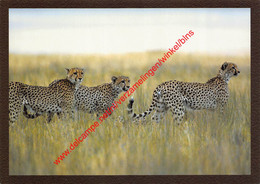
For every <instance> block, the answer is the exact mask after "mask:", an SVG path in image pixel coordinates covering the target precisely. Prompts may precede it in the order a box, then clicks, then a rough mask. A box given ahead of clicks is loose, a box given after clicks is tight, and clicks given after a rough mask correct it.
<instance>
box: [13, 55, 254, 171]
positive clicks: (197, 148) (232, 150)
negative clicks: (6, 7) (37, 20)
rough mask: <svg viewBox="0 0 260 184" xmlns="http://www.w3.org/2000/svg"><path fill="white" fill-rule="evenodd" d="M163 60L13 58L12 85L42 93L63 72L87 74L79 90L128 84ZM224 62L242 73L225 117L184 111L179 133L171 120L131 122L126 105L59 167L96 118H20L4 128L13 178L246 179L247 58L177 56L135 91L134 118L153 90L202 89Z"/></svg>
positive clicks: (147, 57)
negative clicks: (173, 85)
mask: <svg viewBox="0 0 260 184" xmlns="http://www.w3.org/2000/svg"><path fill="white" fill-rule="evenodd" d="M162 56H163V53H162V52H146V53H132V54H122V55H74V56H71V55H62V56H60V55H13V54H10V57H9V80H10V81H19V82H23V83H26V84H31V85H42V86H47V85H48V84H49V83H51V82H52V81H53V80H55V79H61V78H64V77H65V75H66V71H65V69H64V68H70V67H85V68H86V73H85V77H84V81H83V85H87V86H95V85H98V84H102V83H105V82H110V81H111V77H112V76H113V75H115V76H116V75H125V76H129V77H130V79H131V85H133V84H134V83H135V82H136V81H137V80H138V78H139V76H140V75H142V74H143V73H145V72H147V70H148V69H149V68H150V67H151V66H152V65H153V64H154V63H155V62H156V61H157V58H160V57H162ZM224 61H232V62H234V63H236V64H237V65H238V67H239V69H240V71H241V73H240V75H239V76H238V77H236V78H235V77H234V78H232V79H231V80H230V82H229V90H230V98H229V101H228V104H227V107H226V111H225V113H224V114H219V113H218V112H212V111H196V112H188V119H187V120H186V121H185V122H184V123H183V124H182V125H180V126H177V125H176V123H175V122H174V120H173V118H172V115H171V114H170V113H168V114H167V116H166V118H165V119H164V120H163V121H161V122H160V123H159V124H157V123H154V122H151V120H150V117H151V116H149V117H148V118H147V121H146V122H145V123H131V122H130V121H129V119H128V116H127V103H128V99H127V101H125V102H124V103H123V104H122V105H121V106H119V108H117V110H116V111H115V112H114V114H113V115H112V116H111V117H109V118H107V119H106V120H105V121H104V122H103V123H102V125H100V126H99V127H97V129H96V132H95V133H92V134H91V135H90V136H88V138H87V139H85V140H84V141H83V142H82V143H81V144H80V145H79V146H78V147H77V148H76V149H75V150H74V151H73V152H71V154H70V155H69V156H67V157H66V158H65V159H64V160H63V161H62V162H61V163H60V164H59V165H56V164H54V163H53V162H54V161H55V160H56V159H57V157H58V156H59V155H60V154H62V152H64V151H65V149H67V148H68V147H69V146H70V144H71V143H72V142H73V141H74V139H75V138H78V137H79V136H80V135H81V134H82V133H83V132H84V131H85V130H86V128H88V127H89V125H91V124H93V122H94V121H95V120H96V117H95V116H91V115H89V114H84V113H80V116H81V118H80V119H79V120H75V121H73V120H70V119H68V120H66V121H61V120H59V119H58V118H57V116H55V118H54V121H52V122H51V123H49V124H47V123H46V122H45V119H46V117H45V116H42V117H39V118H37V119H34V120H28V119H26V118H25V117H23V116H22V115H21V116H20V117H19V120H18V121H17V122H16V123H15V124H13V125H11V126H10V128H9V173H10V175H65V174H66V175H110V174H112V175H132V174H134V175H139V174H140V175H150V174H159V175H165V174H167V175H182V174H189V175H191V174H250V168H251V162H250V160H251V151H250V150H251V135H250V125H251V120H250V119H251V115H250V112H251V97H250V88H251V84H250V80H251V78H250V57H249V56H240V57H234V56H209V55H200V54H196V55H193V54H190V55H189V54H180V53H177V54H175V55H174V56H172V57H171V59H170V60H168V61H167V63H165V64H164V65H163V66H162V67H161V68H159V69H158V70H157V71H156V74H155V75H154V76H153V77H150V78H149V79H148V80H146V81H145V82H144V83H143V84H142V85H141V86H140V87H139V88H138V89H137V90H136V91H135V93H134V95H133V96H134V98H135V103H134V111H135V112H139V113H141V112H142V111H144V110H146V109H147V108H148V107H149V105H150V103H151V97H152V92H153V90H154V89H155V87H156V86H157V85H159V84H161V83H162V82H164V81H168V80H172V79H175V80H181V81H190V82H206V81H207V80H208V79H210V78H212V77H214V76H215V75H216V74H217V72H218V69H219V68H220V66H221V64H222V63H223V62H224Z"/></svg>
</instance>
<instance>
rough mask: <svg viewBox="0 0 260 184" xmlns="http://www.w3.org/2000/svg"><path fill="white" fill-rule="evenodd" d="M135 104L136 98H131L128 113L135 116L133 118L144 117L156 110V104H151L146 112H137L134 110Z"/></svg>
mask: <svg viewBox="0 0 260 184" xmlns="http://www.w3.org/2000/svg"><path fill="white" fill-rule="evenodd" d="M133 104H134V98H133V97H132V98H131V99H130V100H129V104H128V105H127V110H128V114H129V116H130V118H133V119H140V118H143V119H144V118H145V117H146V116H147V115H149V114H151V112H152V111H153V110H154V106H153V105H152V104H151V105H150V107H149V109H148V110H146V111H145V112H143V113H141V114H136V113H134V112H133Z"/></svg>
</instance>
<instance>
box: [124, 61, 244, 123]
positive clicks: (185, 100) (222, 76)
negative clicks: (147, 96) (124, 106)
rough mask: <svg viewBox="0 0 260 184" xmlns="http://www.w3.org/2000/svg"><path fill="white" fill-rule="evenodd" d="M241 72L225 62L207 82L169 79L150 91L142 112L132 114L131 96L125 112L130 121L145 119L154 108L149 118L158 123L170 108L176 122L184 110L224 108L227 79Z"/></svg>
mask: <svg viewBox="0 0 260 184" xmlns="http://www.w3.org/2000/svg"><path fill="white" fill-rule="evenodd" d="M239 73H240V71H239V69H238V68H237V65H236V64H234V63H230V62H225V63H224V64H223V65H222V66H221V68H220V70H219V73H218V74H217V76H216V77H214V78H212V79H210V80H208V81H207V82H206V83H197V82H192V83H191V82H180V81H176V80H171V81H168V82H164V83H162V84H161V85H159V86H158V87H157V88H156V89H155V90H154V92H153V98H152V104H151V105H150V107H149V109H148V110H147V111H145V112H143V113H141V114H138V115H137V114H135V113H133V103H134V99H133V98H132V99H130V100H129V104H128V114H129V115H130V117H131V118H133V120H138V119H145V117H146V116H147V115H149V114H150V113H151V112H152V111H153V110H155V113H154V115H153V116H152V120H155V121H156V122H157V123H158V122H159V121H160V120H161V118H162V117H163V116H164V115H165V113H166V112H167V111H168V110H170V111H171V112H172V114H173V115H174V117H175V120H177V122H178V124H179V123H180V122H182V120H183V117H184V114H185V112H186V110H201V109H216V108H220V110H221V111H223V108H224V105H225V104H226V103H227V100H228V97H229V92H228V81H229V80H230V78H231V77H233V76H237V75H238V74H239Z"/></svg>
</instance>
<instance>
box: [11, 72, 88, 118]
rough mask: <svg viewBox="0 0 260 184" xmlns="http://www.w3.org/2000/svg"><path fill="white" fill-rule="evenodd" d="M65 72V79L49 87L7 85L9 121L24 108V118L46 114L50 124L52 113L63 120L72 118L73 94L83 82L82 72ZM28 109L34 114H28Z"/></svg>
mask: <svg viewBox="0 0 260 184" xmlns="http://www.w3.org/2000/svg"><path fill="white" fill-rule="evenodd" d="M66 70H67V78H66V79H60V80H58V81H57V82H56V83H55V84H54V85H52V86H50V87H43V86H31V85H27V84H23V83H21V82H10V83H9V121H10V122H15V121H16V120H17V118H18V116H19V114H20V112H21V108H22V106H23V107H24V112H23V114H24V116H25V117H27V118H31V119H34V118H36V117H38V116H39V115H41V114H43V113H48V118H47V122H50V121H51V119H52V116H53V115H54V113H59V115H60V117H62V118H64V117H65V116H66V115H67V114H70V115H71V116H72V113H73V108H74V107H75V99H74V93H75V90H76V89H77V88H78V86H79V84H80V83H81V82H82V80H83V76H84V70H83V69H80V68H71V69H66ZM28 109H30V110H31V111H32V112H33V113H34V114H32V115H31V114H28V113H27V110H28Z"/></svg>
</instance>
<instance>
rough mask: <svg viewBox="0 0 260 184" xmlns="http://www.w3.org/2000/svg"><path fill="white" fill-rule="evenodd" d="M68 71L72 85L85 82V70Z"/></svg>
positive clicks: (72, 69) (73, 69) (74, 69)
mask: <svg viewBox="0 0 260 184" xmlns="http://www.w3.org/2000/svg"><path fill="white" fill-rule="evenodd" d="M66 70H67V79H68V80H69V81H70V82H71V83H73V84H74V83H75V84H80V83H81V82H82V80H83V77H84V69H81V68H71V69H68V68H66Z"/></svg>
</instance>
